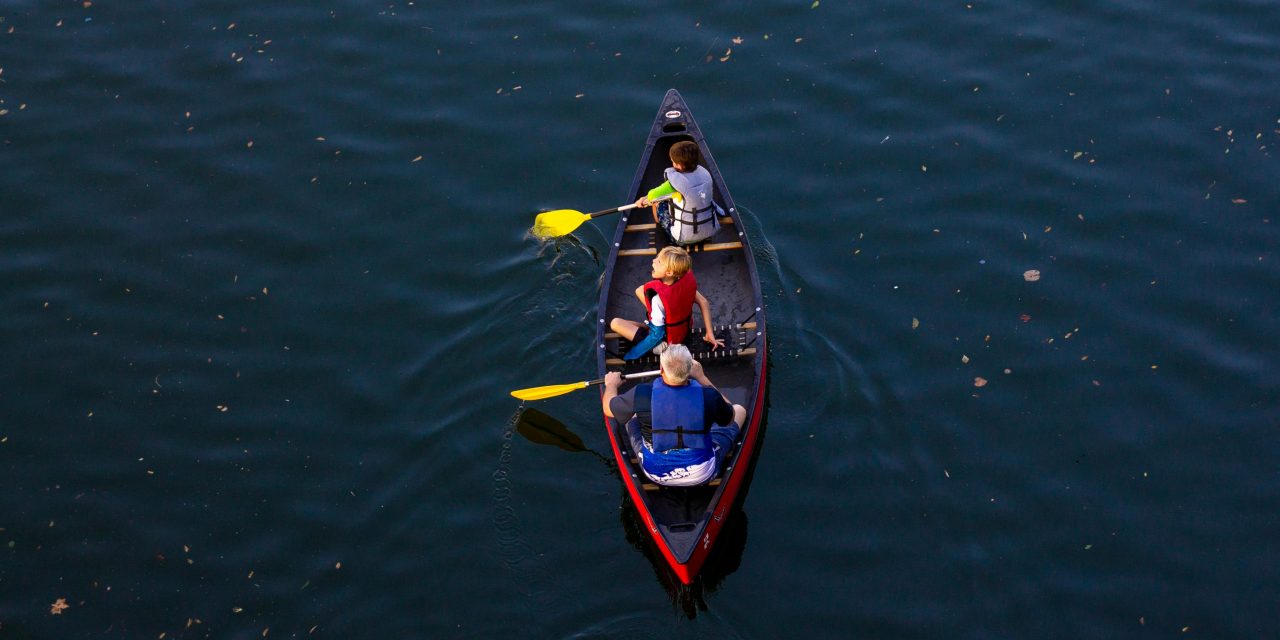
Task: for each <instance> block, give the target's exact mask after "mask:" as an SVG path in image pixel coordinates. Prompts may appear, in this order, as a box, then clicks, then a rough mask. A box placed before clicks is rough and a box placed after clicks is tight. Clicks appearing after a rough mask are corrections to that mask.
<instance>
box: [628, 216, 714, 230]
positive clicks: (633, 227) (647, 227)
mask: <svg viewBox="0 0 1280 640" xmlns="http://www.w3.org/2000/svg"><path fill="white" fill-rule="evenodd" d="M727 224H733V218H731V217H729V216H725V217H723V218H720V225H721V226H724V225H727ZM657 228H658V225H656V224H654V223H652V222H650V223H647V224H629V225H627V226H626V230H627V233H634V232H636V231H654V230H656V229H657Z"/></svg>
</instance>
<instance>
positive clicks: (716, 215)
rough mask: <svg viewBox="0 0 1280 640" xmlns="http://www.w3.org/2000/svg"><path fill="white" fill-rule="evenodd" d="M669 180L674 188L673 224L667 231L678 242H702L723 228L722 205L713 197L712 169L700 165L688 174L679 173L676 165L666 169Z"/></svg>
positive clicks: (672, 200) (672, 202)
mask: <svg viewBox="0 0 1280 640" xmlns="http://www.w3.org/2000/svg"><path fill="white" fill-rule="evenodd" d="M664 173H665V175H666V177H667V181H668V182H670V183H671V186H672V187H674V188H675V190H676V194H675V197H673V198H672V199H671V227H670V228H669V229H667V232H668V233H670V234H671V237H672V238H674V239H675V241H676V242H677V243H679V244H693V243H695V242H702V241H703V240H706V239H707V238H710V237H711V236H714V235H715V234H716V232H717V231H719V230H720V216H721V215H724V212H723V210H721V209H720V205H717V204H716V203H715V201H713V200H712V198H711V194H712V191H713V188H712V181H711V172H710V171H707V169H706V167H703V166H702V165H698V167H697V168H696V169H694V170H693V171H690V172H689V173H680V172H679V171H676V170H675V168H674V167H668V168H667V170H666V171H665V172H664Z"/></svg>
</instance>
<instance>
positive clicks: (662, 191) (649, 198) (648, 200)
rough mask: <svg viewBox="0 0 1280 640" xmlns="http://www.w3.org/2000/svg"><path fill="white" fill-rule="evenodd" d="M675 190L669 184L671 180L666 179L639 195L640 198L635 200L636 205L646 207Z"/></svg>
mask: <svg viewBox="0 0 1280 640" xmlns="http://www.w3.org/2000/svg"><path fill="white" fill-rule="evenodd" d="M675 192H676V188H675V187H673V186H671V181H670V180H668V181H666V182H663V183H662V184H660V185H658V186H656V187H654V188H652V189H650V190H649V193H647V194H645V195H642V196H640V199H639V200H636V206H638V207H647V206H649V205H650V204H652V203H654V202H657V201H658V200H661V199H662V198H664V197H666V196H669V195H671V194H673V193H675Z"/></svg>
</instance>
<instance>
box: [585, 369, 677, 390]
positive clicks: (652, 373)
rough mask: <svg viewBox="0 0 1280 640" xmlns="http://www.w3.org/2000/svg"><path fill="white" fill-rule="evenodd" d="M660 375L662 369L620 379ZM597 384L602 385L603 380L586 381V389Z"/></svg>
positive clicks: (632, 374) (631, 374) (628, 375)
mask: <svg viewBox="0 0 1280 640" xmlns="http://www.w3.org/2000/svg"><path fill="white" fill-rule="evenodd" d="M661 373H662V369H654V370H653V371H641V372H640V373H629V374H627V375H625V376H622V379H623V380H635V379H636V378H650V377H653V376H656V375H659V374H661ZM598 384H604V378H596V379H595V380H589V381H587V386H588V387H591V386H595V385H598Z"/></svg>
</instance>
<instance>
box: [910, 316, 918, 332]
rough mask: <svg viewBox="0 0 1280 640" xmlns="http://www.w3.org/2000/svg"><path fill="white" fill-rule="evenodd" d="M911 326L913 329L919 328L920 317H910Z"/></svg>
mask: <svg viewBox="0 0 1280 640" xmlns="http://www.w3.org/2000/svg"><path fill="white" fill-rule="evenodd" d="M911 328H912V329H913V330H914V329H919V328H920V319H919V318H912V319H911Z"/></svg>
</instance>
